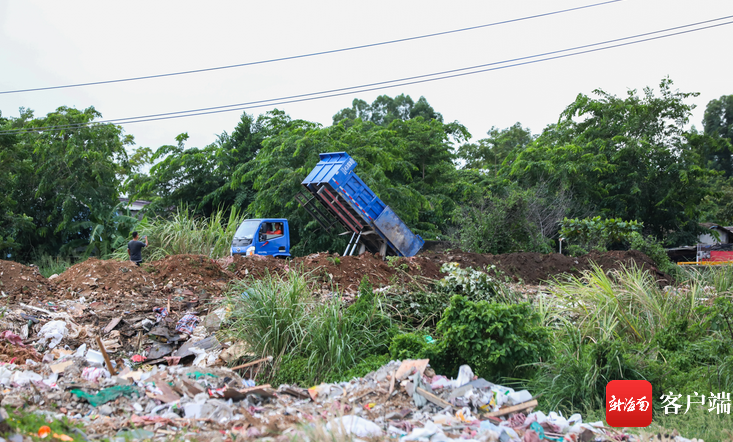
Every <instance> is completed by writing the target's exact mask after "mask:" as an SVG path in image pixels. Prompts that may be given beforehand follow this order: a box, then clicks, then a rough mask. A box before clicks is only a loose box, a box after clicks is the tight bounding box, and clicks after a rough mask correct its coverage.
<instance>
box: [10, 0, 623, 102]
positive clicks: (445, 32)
mask: <svg viewBox="0 0 733 442" xmlns="http://www.w3.org/2000/svg"><path fill="white" fill-rule="evenodd" d="M620 1H623V0H608V1H604V2H600V3H593V4H590V5H585V6H577V7H575V8H568V9H561V10H558V11H553V12H545V13H542V14H536V15H530V16H526V17H520V18H513V19H509V20H503V21H498V22H494V23H487V24H483V25H477V26H470V27H467V28H460V29H453V30H450V31H442V32H435V33H432V34H424V35H418V36H414V37H405V38H399V39H397V40H387V41H382V42H378V43H369V44H364V45H359V46H351V47H346V48H340V49H331V50H328V51H321V52H312V53H309V54H300V55H291V56H288V57H281V58H272V59H269V60H260V61H252V62H248V63H240V64H232V65H227V66H217V67H212V68H204V69H193V70H189V71H180V72H170V73H167V74H156V75H145V76H141V77H130V78H120V79H117V80H104V81H92V82H88V83H75V84H66V85H61V86H47V87H37V88H30V89H16V90H10V91H0V95H2V94H16V93H21V92H38V91H47V90H52V89H66V88H72V87H81V86H94V85H99V84H110V83H122V82H126V81H137V80H149V79H151V78H162V77H173V76H176V75H187V74H197V73H201V72H210V71H218V70H222V69H232V68H240V67H244V66H254V65H258V64H266V63H275V62H278V61H286V60H295V59H298V58H307V57H315V56H318V55H326V54H335V53H338V52H347V51H354V50H357V49H366V48H373V47H376V46H384V45H389V44H394V43H403V42H406V41H412V40H419V39H423V38H430V37H438V36H441V35H448V34H455V33H458V32H465V31H473V30H476V29H481V28H488V27H491V26H498V25H504V24H507V23H515V22H519V21H524V20H531V19H535V18H540V17H547V16H550V15H556V14H562V13H565V12H572V11H577V10H580V9H587V8H593V7H596V6H603V5H607V4H609V3H618V2H620Z"/></svg>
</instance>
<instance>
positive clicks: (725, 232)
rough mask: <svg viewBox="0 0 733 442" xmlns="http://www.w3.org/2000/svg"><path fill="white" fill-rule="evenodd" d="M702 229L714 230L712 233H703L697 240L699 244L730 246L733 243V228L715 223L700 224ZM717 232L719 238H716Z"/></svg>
mask: <svg viewBox="0 0 733 442" xmlns="http://www.w3.org/2000/svg"><path fill="white" fill-rule="evenodd" d="M700 226H701V227H705V228H707V229H710V230H712V232H710V233H703V234H701V235H700V236H699V237H698V238H697V243H698V244H729V243H732V242H733V226H730V227H724V226H719V225H717V224H715V223H700ZM713 232H717V234H718V237H719V238H716V237H715V233H713Z"/></svg>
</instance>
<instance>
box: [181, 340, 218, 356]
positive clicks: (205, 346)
mask: <svg viewBox="0 0 733 442" xmlns="http://www.w3.org/2000/svg"><path fill="white" fill-rule="evenodd" d="M193 347H198V348H200V349H202V350H206V352H207V353H208V352H209V351H214V350H219V349H220V348H221V344H220V343H219V340H218V339H216V336H214V335H211V336H209V337H208V338H204V339H202V340H200V341H196V342H191V341H190V340H189V341H186V343H185V344H183V345H181V348H179V349H178V350H176V351H175V352H174V353H173V354H172V355H171V356H176V357H179V358H185V357H186V356H193V355H194V354H193V352H191V349H192V348H193Z"/></svg>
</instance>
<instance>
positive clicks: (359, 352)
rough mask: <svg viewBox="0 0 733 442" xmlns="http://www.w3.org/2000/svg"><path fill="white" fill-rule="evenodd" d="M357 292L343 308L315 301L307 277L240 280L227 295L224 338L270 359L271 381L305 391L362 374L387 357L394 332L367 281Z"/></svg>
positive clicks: (333, 301) (337, 299)
mask: <svg viewBox="0 0 733 442" xmlns="http://www.w3.org/2000/svg"><path fill="white" fill-rule="evenodd" d="M359 290H360V296H359V298H358V299H357V301H356V302H355V303H354V304H353V305H351V306H348V307H347V306H346V305H345V304H344V302H343V301H342V300H341V299H340V297H333V298H331V299H328V300H326V301H320V300H318V299H316V298H315V297H314V296H313V291H314V290H313V278H312V275H309V274H303V273H300V272H297V271H290V272H289V273H288V274H286V275H284V276H278V275H266V277H265V278H263V279H260V280H255V279H248V280H243V281H241V282H239V283H237V284H235V285H234V287H233V290H232V291H231V292H230V294H229V297H228V303H229V305H230V306H231V308H232V315H231V317H230V322H229V324H228V325H229V327H226V330H228V331H227V332H225V333H228V337H231V338H234V339H238V340H241V341H244V342H247V343H248V344H249V345H250V348H251V350H252V351H253V352H255V353H256V354H258V355H259V356H263V357H264V356H273V357H274V358H275V363H274V365H275V366H274V369H273V373H272V376H273V381H274V380H276V381H278V382H282V383H297V384H299V385H307V384H314V383H318V382H322V381H326V380H333V379H339V378H341V377H343V376H347V375H349V373H352V372H361V371H363V369H365V368H364V366H363V365H360V364H362V363H364V364H366V363H367V362H365V361H367V360H371V359H369V358H370V357H373V356H381V355H386V354H387V352H388V345H389V342H390V339H391V338H392V336H393V335H395V334H396V333H397V332H398V331H397V328H396V326H395V324H394V323H393V321H392V319H391V318H390V317H389V316H388V315H387V314H386V313H385V312H384V310H383V297H382V296H381V295H378V294H375V293H374V291H373V290H372V286H371V284H370V283H369V280H368V279H367V278H364V279H363V280H362V282H361V284H360V288H359ZM380 360H381V359H380ZM371 361H372V364H371V365H374V360H371ZM371 365H370V366H371ZM357 367H361V368H357Z"/></svg>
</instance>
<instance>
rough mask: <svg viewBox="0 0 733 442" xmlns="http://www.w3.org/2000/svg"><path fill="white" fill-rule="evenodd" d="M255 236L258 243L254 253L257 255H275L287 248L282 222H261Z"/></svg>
mask: <svg viewBox="0 0 733 442" xmlns="http://www.w3.org/2000/svg"><path fill="white" fill-rule="evenodd" d="M257 236H258V237H257V240H258V242H259V245H258V246H257V251H256V252H255V253H257V254H258V255H270V256H271V255H277V254H279V253H283V251H285V250H287V245H288V238H287V236H285V227H284V226H283V223H282V222H276V221H273V222H270V221H265V222H263V223H262V224H261V225H260V231H259V234H258V235H257Z"/></svg>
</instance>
